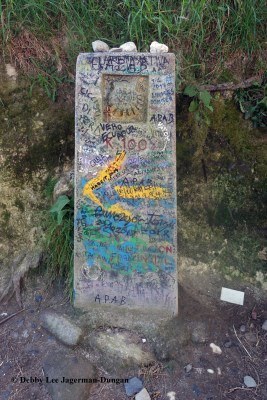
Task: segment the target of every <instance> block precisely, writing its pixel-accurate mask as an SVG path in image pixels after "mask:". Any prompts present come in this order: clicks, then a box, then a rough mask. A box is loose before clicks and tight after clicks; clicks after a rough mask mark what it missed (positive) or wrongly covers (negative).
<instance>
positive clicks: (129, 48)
mask: <svg viewBox="0 0 267 400" xmlns="http://www.w3.org/2000/svg"><path fill="white" fill-rule="evenodd" d="M120 49H122V51H129V52H131V53H133V52H137V48H136V45H135V44H134V42H126V43H123V44H122V45H121V46H120Z"/></svg>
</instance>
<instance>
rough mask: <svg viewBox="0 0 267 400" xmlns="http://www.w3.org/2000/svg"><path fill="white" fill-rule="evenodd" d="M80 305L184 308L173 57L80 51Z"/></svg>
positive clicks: (76, 279) (77, 228) (77, 231)
mask: <svg viewBox="0 0 267 400" xmlns="http://www.w3.org/2000/svg"><path fill="white" fill-rule="evenodd" d="M75 168H76V179H75V182H76V185H75V191H76V193H75V255H74V256H75V273H74V293H75V304H76V305H77V306H78V307H85V308H86V307H87V306H90V304H91V305H92V304H94V305H95V306H98V305H102V304H106V305H109V306H111V307H128V308H141V309H144V308H147V309H160V310H166V311H168V312H169V313H171V314H176V313H177V233H176V218H177V211H176V166H175V95H174V56H173V55H172V54H164V55H157V56H156V55H152V54H147V53H137V54H135V55H129V54H127V53H119V54H116V53H114V54H113V55H112V56H110V55H108V54H106V53H102V54H99V55H98V54H97V55H96V54H81V55H80V56H79V58H78V61H77V73H76V167H75Z"/></svg>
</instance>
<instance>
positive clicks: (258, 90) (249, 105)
mask: <svg viewBox="0 0 267 400" xmlns="http://www.w3.org/2000/svg"><path fill="white" fill-rule="evenodd" d="M235 101H236V102H237V103H238V104H239V107H240V110H241V111H242V113H244V114H245V119H249V118H250V119H251V120H252V121H253V126H255V127H266V126H267V73H266V74H265V77H264V80H263V83H262V85H259V84H254V85H252V86H251V87H250V88H248V89H239V90H237V91H236V93H235Z"/></svg>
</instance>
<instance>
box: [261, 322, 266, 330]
mask: <svg viewBox="0 0 267 400" xmlns="http://www.w3.org/2000/svg"><path fill="white" fill-rule="evenodd" d="M261 328H262V329H263V330H264V331H267V319H266V321H264V322H263V324H262V327H261Z"/></svg>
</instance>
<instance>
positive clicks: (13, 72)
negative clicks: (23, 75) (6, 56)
mask: <svg viewBox="0 0 267 400" xmlns="http://www.w3.org/2000/svg"><path fill="white" fill-rule="evenodd" d="M6 73H7V76H8V77H9V78H11V79H13V80H16V79H17V77H18V73H17V71H16V68H15V67H13V65H11V64H6Z"/></svg>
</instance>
